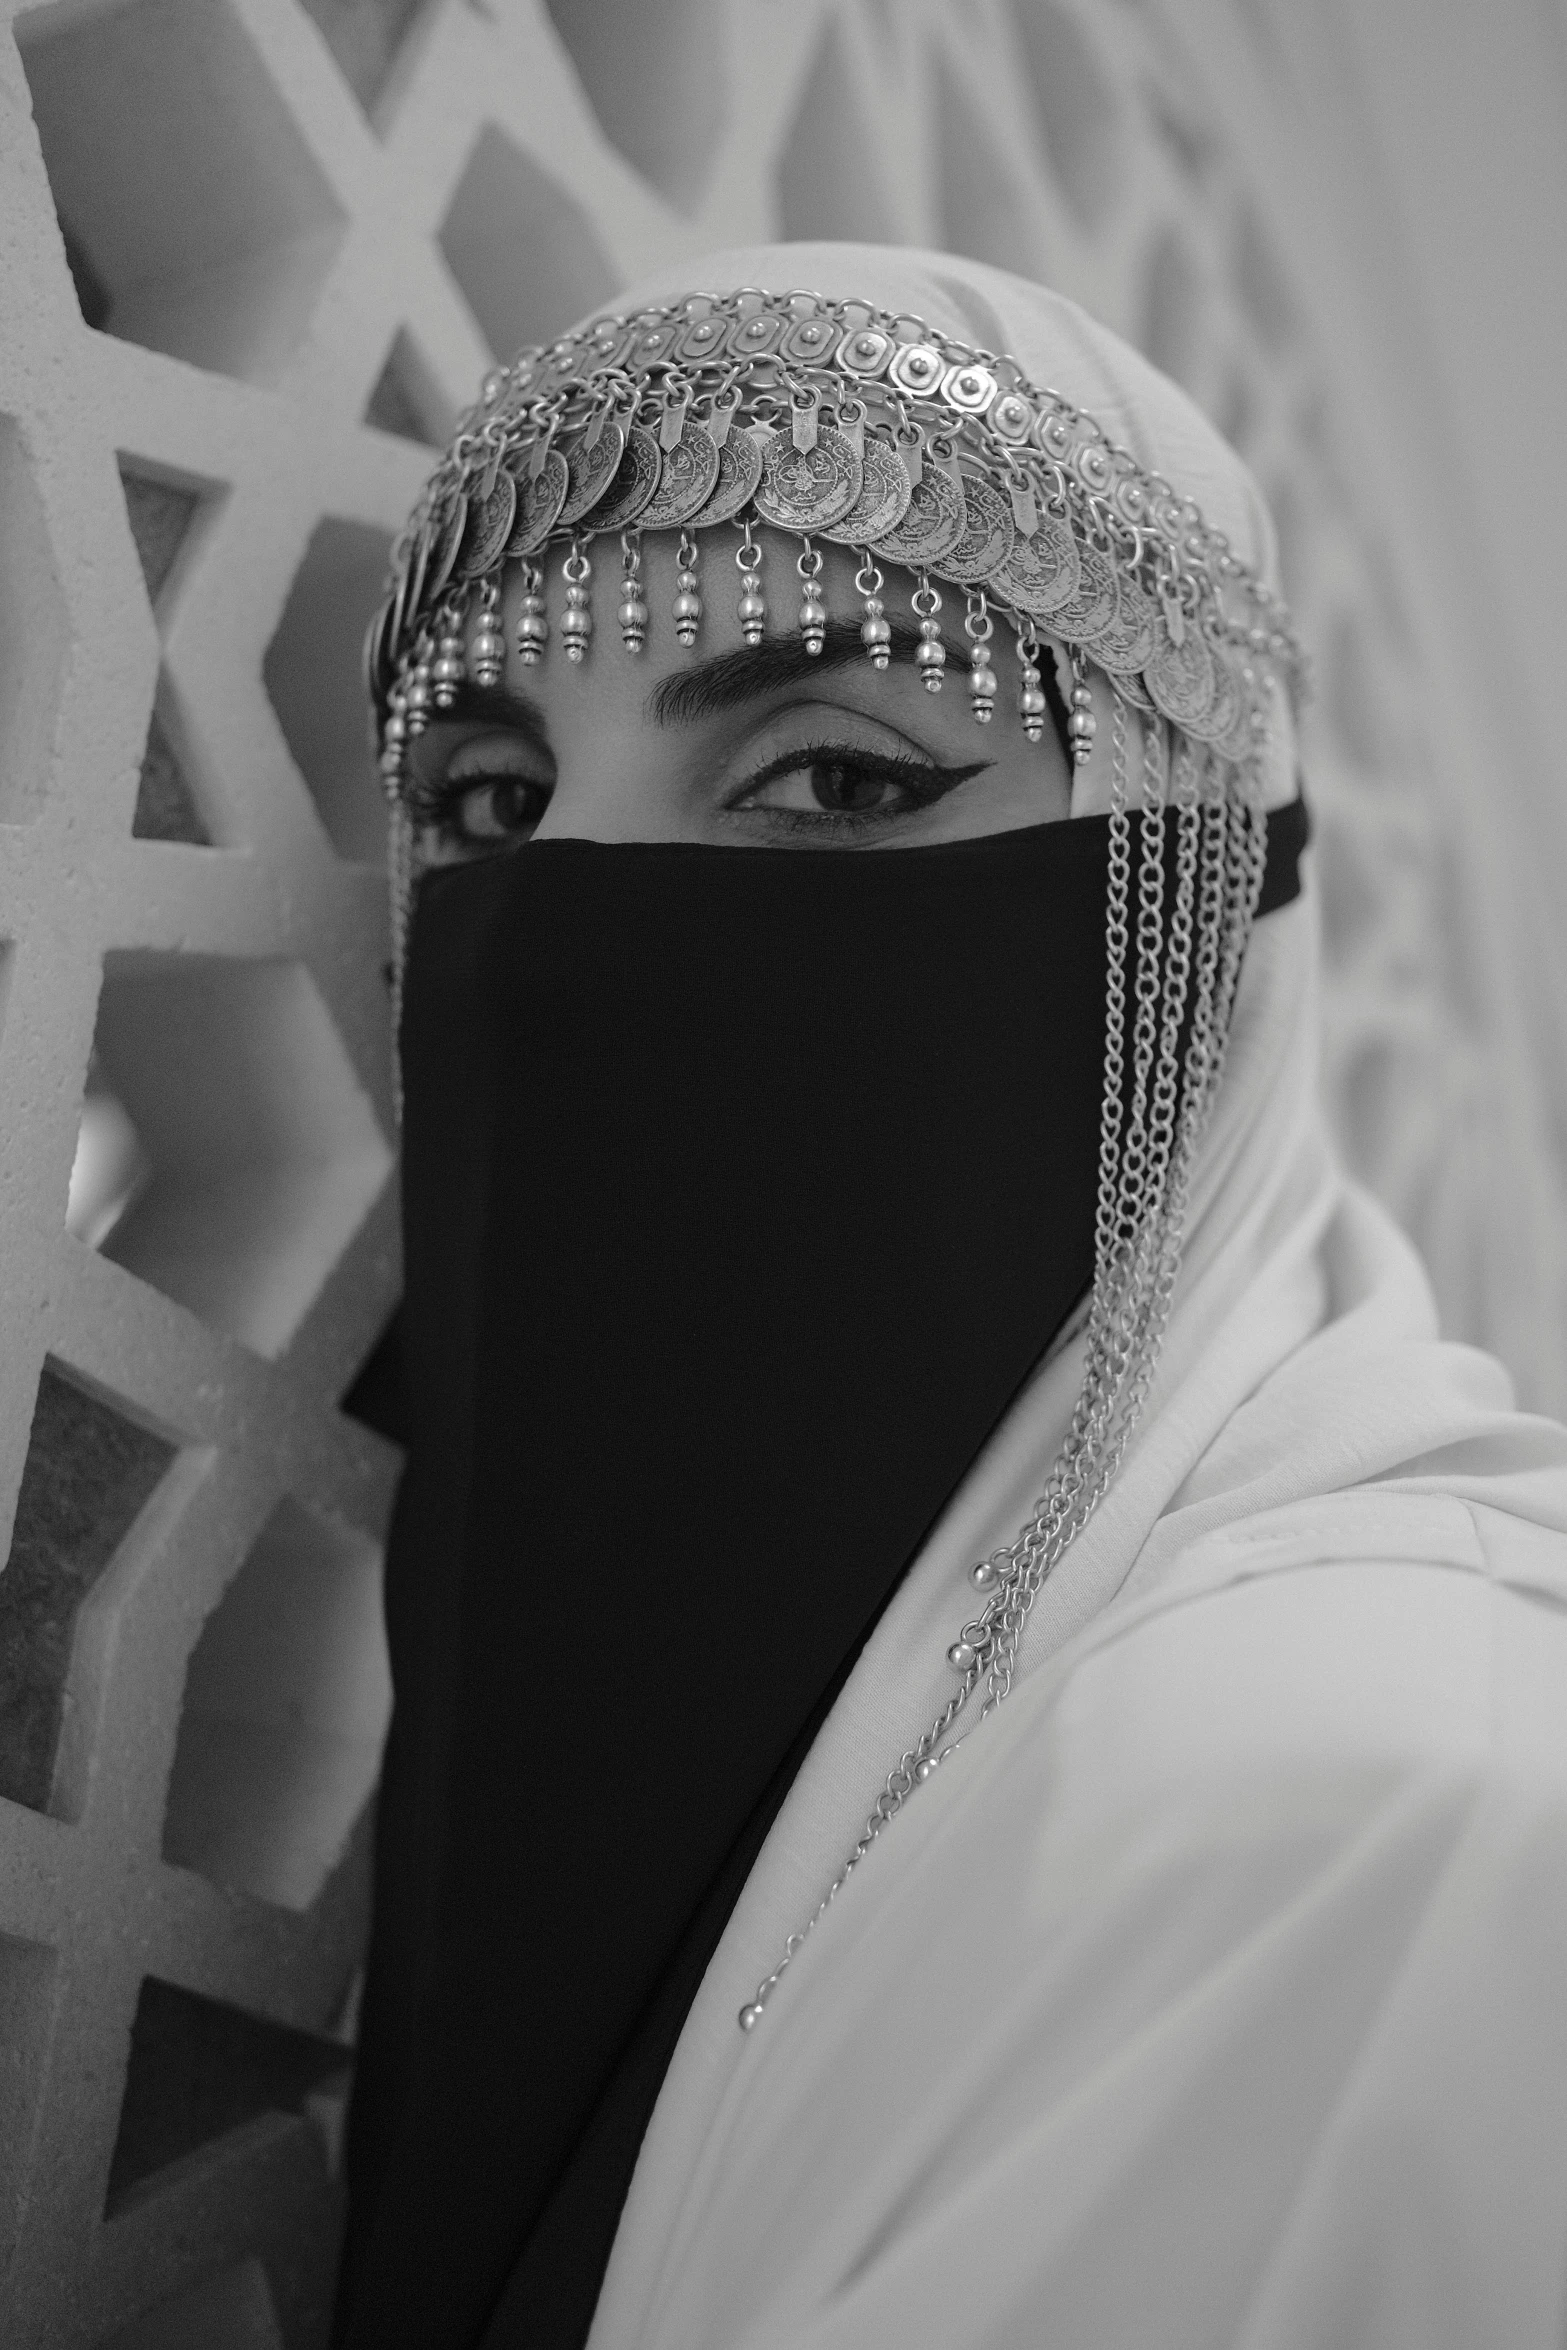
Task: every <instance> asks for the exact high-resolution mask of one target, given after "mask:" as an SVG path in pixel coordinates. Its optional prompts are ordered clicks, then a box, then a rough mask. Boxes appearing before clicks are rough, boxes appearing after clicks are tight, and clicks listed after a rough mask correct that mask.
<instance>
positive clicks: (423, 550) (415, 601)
mask: <svg viewBox="0 0 1567 2350" xmlns="http://www.w3.org/2000/svg"><path fill="white" fill-rule="evenodd" d="M467 527H468V500H467V499H466V498H465V497H464V496H463V493H462V492H461V490H459V491H458V492H457V495H456V496H455V497H454V498H453V500H452V502H451V505H450V506H449V508H448V509H447V512H446V514H445V517H444V518H443V520H442V523H441V526H440V528H439V529H438V530H434V531H431V532H430V533H429V534H428V535H427V536H426V538H425V539H424V540H423V542H422V543H421V545H420V548H419V552H418V554H417V555H416V556H415V558H414V576H413V580H412V582H411V584H410V587H409V591H408V614H409V617H410V618H412V616H413V614H414V613H415V612H417V611H418V609H419V607H420V606H421V604H424V603H426V602H428V603H431V604H433V603H434V602H435V599H436V597H437V596H438V595H439V594H440V592H441V590H442V589H443V588H444V587H445V585H446V583H447V581H448V580H449V579H450V578H451V576H452V567H453V565H454V564H455V563H456V561H457V550H458V548H459V547H460V546H461V545H462V541H463V532H464V531H465V530H466V529H467Z"/></svg>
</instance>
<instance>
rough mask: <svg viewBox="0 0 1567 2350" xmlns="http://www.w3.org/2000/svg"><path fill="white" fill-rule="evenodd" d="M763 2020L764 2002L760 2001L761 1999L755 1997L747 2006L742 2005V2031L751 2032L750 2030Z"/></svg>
mask: <svg viewBox="0 0 1567 2350" xmlns="http://www.w3.org/2000/svg"><path fill="white" fill-rule="evenodd" d="M761 2020H762V2003H761V2001H760V2000H759V1999H753V2000H752V2001H751V2002H750V2004H749V2006H746V2007H742V2008H741V2010H740V2029H741V2031H742V2032H749V2031H751V2030H752V2029H753V2027H754V2026H755V2025H757V2024H759V2023H760V2022H761Z"/></svg>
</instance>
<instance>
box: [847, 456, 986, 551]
mask: <svg viewBox="0 0 1567 2350" xmlns="http://www.w3.org/2000/svg"><path fill="white" fill-rule="evenodd" d="M967 528H968V509H967V507H966V506H965V505H964V503H963V492H962V490H961V489H960V488H959V487H958V484H957V482H956V481H955V480H954V478H953V476H952V475H951V474H950V473H948V472H947V470H946V468H945V467H944V466H941V465H927V466H926V467H925V469H924V472H923V473H922V474H921V476H920V479H919V482H918V485H917V486H916V488H915V489H914V491H913V493H912V495H911V496H910V499H909V507H908V512H907V513H906V514H905V515H904V517H903V520H902V521H901V522H900V523H899V524H898V525H897V527H896V529H894V530H889V531H885V532H884V533H883V534H882V536H881V537H880V538H879V539H872V541H871V553H872V554H873V555H874V556H875V558H876V560H877V562H878V563H901V564H902V565H903V567H904V569H905V570H907V571H924V570H926V569H927V568H928V567H929V566H930V565H931V564H933V563H939V562H940V561H941V560H942V558H943V556H945V555H950V554H951V552H952V550H953V548H954V547H955V546H956V545H957V543H958V541H959V539H960V538H961V537H962V536H963V533H964V531H965V530H966V529H967Z"/></svg>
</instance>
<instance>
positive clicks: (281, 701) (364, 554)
mask: <svg viewBox="0 0 1567 2350" xmlns="http://www.w3.org/2000/svg"><path fill="white" fill-rule="evenodd" d="M390 545H391V540H390V537H389V535H388V533H387V532H385V531H383V530H374V529H372V528H371V527H370V526H369V525H368V524H366V523H363V522H341V521H337V520H335V519H333V518H330V517H329V518H328V519H327V520H326V521H324V522H319V523H317V525H316V527H315V530H314V532H313V533H312V535H311V539H310V544H309V546H308V547H307V548H306V549H305V558H304V561H303V562H302V563H301V564H300V566H299V569H298V571H297V572H296V573H295V575H294V580H293V584H292V586H291V587H290V589H289V591H288V600H287V602H286V603H285V605H284V607H283V613H282V617H281V619H280V620H279V622H278V625H277V632H276V634H275V635H274V636H273V638H272V641H271V643H270V644H269V645H268V647H267V649H266V654H265V657H264V658H263V660H262V664H261V675H262V681H263V683H264V684H265V686H266V689H267V693H268V696H269V698H270V700H271V703H272V707H273V709H274V710H275V711H276V713H277V719H278V724H279V725H280V726H281V727H282V729H283V734H284V737H285V739H286V741H287V743H288V747H289V750H290V752H291V753H292V755H293V760H294V764H295V766H296V767H297V768H298V769H299V772H300V774H301V775H302V776H303V777H304V780H305V783H306V784H307V785H308V787H309V790H310V795H311V797H312V799H313V800H314V801H315V805H316V812H317V814H318V815H319V816H320V818H321V821H322V823H323V824H324V825H325V827H326V830H327V833H328V836H329V837H330V839H331V842H332V846H333V847H334V848H335V849H336V850H337V853H338V855H339V856H341V857H348V858H350V859H352V860H353V861H354V862H355V863H357V864H362V865H384V864H385V862H386V798H385V794H384V792H383V790H382V787H381V777H380V773H379V770H378V769H377V767H376V763H375V756H374V753H373V752H372V750H371V747H370V738H369V733H368V730H367V727H366V724H365V715H364V711H363V709H362V708H361V707H360V688H359V674H360V657H361V652H362V648H363V645H364V637H365V630H366V629H367V628H368V626H369V624H370V616H371V614H372V612H373V611H374V610H375V607H376V604H377V602H378V600H379V598H380V595H381V590H382V586H383V583H384V581H385V577H386V559H387V554H388V551H389V548H390Z"/></svg>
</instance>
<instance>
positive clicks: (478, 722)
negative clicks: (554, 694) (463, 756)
mask: <svg viewBox="0 0 1567 2350" xmlns="http://www.w3.org/2000/svg"><path fill="white" fill-rule="evenodd" d="M430 717H431V722H432V723H433V724H435V725H438V726H454V725H455V726H508V727H512V728H514V729H515V730H516V732H517V733H518V734H522V735H526V736H527V738H528V741H529V743H530V745H531V746H532V748H533V749H534V750H536V751H543V752H546V753H547V752H548V750H549V747H550V742H549V728H548V727H547V726H546V725H545V723H544V713H543V711H542V710H541V709H540V708H539V705H538V703H537V702H535V701H533V700H531V699H530V698H529V696H528V695H527V694H523V693H518V692H517V691H516V690H515V689H514V688H513V687H511V686H502V685H461V686H459V687H458V689H457V691H456V693H455V694H454V695H453V697H452V699H451V701H450V702H449V703H448V705H447V707H446V708H445V709H444V710H432V711H431V713H430Z"/></svg>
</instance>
